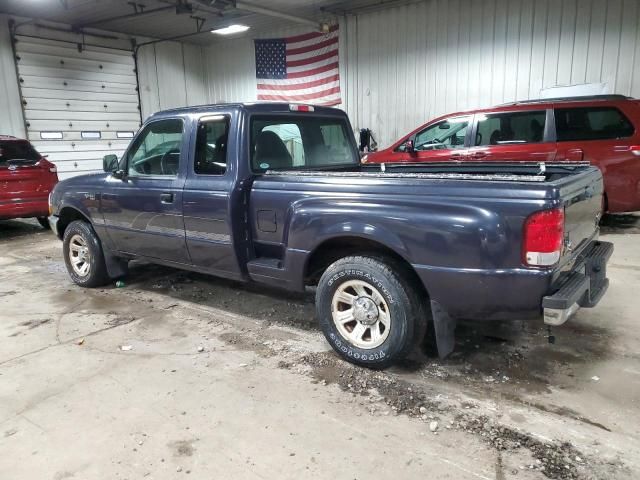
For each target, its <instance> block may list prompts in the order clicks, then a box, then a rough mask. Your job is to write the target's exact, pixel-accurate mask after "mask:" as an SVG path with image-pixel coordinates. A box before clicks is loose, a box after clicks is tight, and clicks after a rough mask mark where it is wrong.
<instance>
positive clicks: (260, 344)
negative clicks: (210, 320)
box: [219, 332, 276, 358]
mask: <svg viewBox="0 0 640 480" xmlns="http://www.w3.org/2000/svg"><path fill="white" fill-rule="evenodd" d="M219 338H220V339H221V340H222V341H223V342H225V343H227V344H228V345H233V346H234V347H235V348H237V349H238V350H245V351H251V352H255V353H257V354H258V355H260V356H261V357H265V358H266V357H271V356H273V355H275V353H276V352H275V351H274V350H273V349H272V348H270V347H269V345H268V343H266V342H264V341H259V340H257V339H255V338H252V337H251V336H250V335H246V334H244V335H243V334H242V333H236V332H226V333H221V334H220V335H219Z"/></svg>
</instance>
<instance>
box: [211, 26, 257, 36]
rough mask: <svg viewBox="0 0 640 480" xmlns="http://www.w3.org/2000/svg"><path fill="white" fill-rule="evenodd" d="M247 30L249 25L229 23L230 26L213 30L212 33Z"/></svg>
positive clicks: (230, 33)
mask: <svg viewBox="0 0 640 480" xmlns="http://www.w3.org/2000/svg"><path fill="white" fill-rule="evenodd" d="M247 30H249V27H247V26H246V25H229V26H228V27H224V28H217V29H216V30H211V33H217V34H218V35H232V34H234V33H242V32H246V31H247Z"/></svg>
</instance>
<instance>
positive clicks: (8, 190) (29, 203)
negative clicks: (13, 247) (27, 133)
mask: <svg viewBox="0 0 640 480" xmlns="http://www.w3.org/2000/svg"><path fill="white" fill-rule="evenodd" d="M56 183H58V174H57V173H56V167H55V165H54V164H53V163H51V162H49V161H48V160H47V159H46V158H44V157H43V156H42V155H40V154H39V153H38V152H37V151H36V149H35V148H33V146H32V145H31V144H30V143H29V142H28V141H27V140H22V139H19V138H15V137H9V136H2V135H0V220H8V219H10V218H28V217H36V218H37V219H38V222H40V225H42V226H43V227H44V228H49V223H48V222H47V216H48V215H49V202H48V200H49V192H51V190H53V187H54V186H55V184H56Z"/></svg>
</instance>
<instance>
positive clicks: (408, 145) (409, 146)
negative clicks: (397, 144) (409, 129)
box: [404, 140, 416, 153]
mask: <svg viewBox="0 0 640 480" xmlns="http://www.w3.org/2000/svg"><path fill="white" fill-rule="evenodd" d="M404 151H405V152H407V153H413V152H415V151H416V149H415V146H414V144H413V140H407V141H406V142H404Z"/></svg>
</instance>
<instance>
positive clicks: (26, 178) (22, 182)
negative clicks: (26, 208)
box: [0, 163, 55, 202]
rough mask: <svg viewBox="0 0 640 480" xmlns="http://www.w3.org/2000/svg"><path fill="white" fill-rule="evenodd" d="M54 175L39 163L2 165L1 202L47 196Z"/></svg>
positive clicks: (52, 183) (0, 181)
mask: <svg viewBox="0 0 640 480" xmlns="http://www.w3.org/2000/svg"><path fill="white" fill-rule="evenodd" d="M54 183H55V182H54V181H53V175H51V174H50V173H49V171H48V170H47V169H46V168H42V167H41V166H40V165H39V164H37V163H35V164H31V165H8V166H7V165H0V202H7V201H16V200H19V201H29V200H34V199H41V198H47V196H48V195H49V192H50V191H51V189H52V188H53V185H54Z"/></svg>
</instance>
